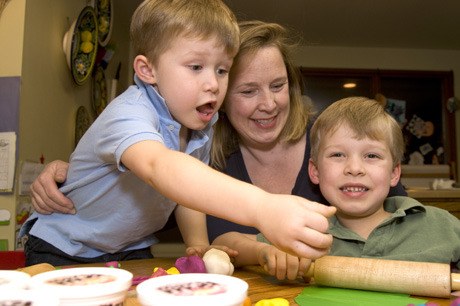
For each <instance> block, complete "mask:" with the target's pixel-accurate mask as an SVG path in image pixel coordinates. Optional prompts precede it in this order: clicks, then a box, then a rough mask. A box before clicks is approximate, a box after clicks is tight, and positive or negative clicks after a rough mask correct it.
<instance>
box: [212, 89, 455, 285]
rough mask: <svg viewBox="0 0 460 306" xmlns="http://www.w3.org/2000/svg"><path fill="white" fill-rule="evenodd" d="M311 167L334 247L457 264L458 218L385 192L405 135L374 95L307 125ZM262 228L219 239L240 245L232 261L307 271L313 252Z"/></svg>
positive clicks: (394, 176) (285, 273) (347, 102)
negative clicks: (328, 213)
mask: <svg viewBox="0 0 460 306" xmlns="http://www.w3.org/2000/svg"><path fill="white" fill-rule="evenodd" d="M310 143H311V159H310V162H309V175H310V178H311V180H312V182H313V183H314V184H319V187H320V189H321V192H322V194H323V196H324V197H325V198H326V200H327V201H328V202H329V204H330V205H332V206H335V207H336V208H337V213H336V215H335V216H333V217H331V218H330V220H329V221H330V227H329V232H330V233H331V234H332V235H333V237H334V240H333V244H332V248H331V250H330V255H335V256H349V257H375V258H384V259H394V260H407V261H420V262H439V263H451V264H452V265H453V266H456V268H460V221H459V220H458V219H457V218H455V217H454V216H453V215H451V214H449V213H448V212H447V211H445V210H442V209H439V208H436V207H431V206H424V205H422V204H421V203H419V202H417V201H416V200H414V199H412V198H409V197H401V196H398V197H390V198H387V195H388V191H389V189H390V187H392V186H395V185H396V184H397V183H398V181H399V178H400V175H401V160H402V158H403V154H404V139H403V136H402V132H401V128H400V127H399V125H398V123H397V122H396V121H395V120H394V119H393V118H392V117H391V115H389V114H388V113H387V112H386V111H385V110H384V108H383V107H382V106H381V105H380V104H379V103H378V102H377V101H375V100H370V99H367V98H363V97H350V98H345V99H342V100H339V101H337V102H335V103H334V104H332V105H331V106H329V107H328V108H327V109H326V110H324V111H323V112H322V113H321V114H320V115H319V116H318V118H317V119H316V121H315V123H314V124H313V127H312V129H311V133H310ZM265 242H268V241H267V240H266V239H265V238H264V237H263V236H262V234H259V235H257V241H256V237H255V236H250V235H243V234H239V233H228V234H224V235H222V236H220V237H218V238H216V240H215V241H214V243H215V244H223V245H227V246H229V247H231V248H233V249H235V250H237V251H238V252H239V255H238V256H237V257H236V259H235V265H247V264H260V265H261V266H263V267H264V268H265V270H266V271H267V272H269V273H270V274H272V275H276V276H277V277H278V278H279V279H283V278H288V279H294V278H296V277H298V276H303V275H304V272H305V271H306V268H305V267H306V266H309V263H310V260H309V259H306V258H297V257H294V256H291V255H289V254H286V253H284V252H282V251H280V250H278V249H277V248H276V247H274V246H272V245H269V244H267V243H265Z"/></svg>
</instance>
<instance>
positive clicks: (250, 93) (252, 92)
mask: <svg viewBox="0 0 460 306" xmlns="http://www.w3.org/2000/svg"><path fill="white" fill-rule="evenodd" d="M241 93H242V94H243V95H245V96H250V95H254V94H256V93H257V90H255V89H247V90H242V91H241Z"/></svg>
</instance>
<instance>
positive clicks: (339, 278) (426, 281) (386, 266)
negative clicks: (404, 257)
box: [306, 256, 460, 298]
mask: <svg viewBox="0 0 460 306" xmlns="http://www.w3.org/2000/svg"><path fill="white" fill-rule="evenodd" d="M306 276H307V277H313V278H314V282H315V284H318V285H323V286H330V287H340V288H349V289H362V290H372V291H383V292H395V293H405V294H411V295H420V296H431V297H443V298H446V297H449V296H450V295H451V291H456V290H460V274H459V273H450V265H448V264H441V263H429V262H414V261H399V260H387V259H375V258H355V257H341V256H324V257H322V258H319V259H317V260H316V261H315V262H314V263H312V264H311V266H310V268H309V270H308V271H307V275H306Z"/></svg>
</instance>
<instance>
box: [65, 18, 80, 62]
mask: <svg viewBox="0 0 460 306" xmlns="http://www.w3.org/2000/svg"><path fill="white" fill-rule="evenodd" d="M76 24H77V19H75V20H74V22H72V25H71V26H70V28H69V30H68V31H67V32H65V34H64V38H63V39H62V49H63V50H64V54H65V60H66V63H67V67H69V68H71V66H70V57H71V54H72V40H73V35H74V32H75V25H76Z"/></svg>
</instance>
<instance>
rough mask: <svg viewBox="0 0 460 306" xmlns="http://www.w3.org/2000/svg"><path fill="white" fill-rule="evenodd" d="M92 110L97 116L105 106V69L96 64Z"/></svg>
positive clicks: (106, 95) (106, 97)
mask: <svg viewBox="0 0 460 306" xmlns="http://www.w3.org/2000/svg"><path fill="white" fill-rule="evenodd" d="M92 90H93V100H92V102H93V103H92V105H93V111H94V114H95V116H96V117H97V116H99V114H100V113H102V111H103V110H104V108H105V107H106V106H107V99H108V93H107V81H106V79H105V71H104V69H103V68H102V67H101V66H100V65H98V66H97V67H96V68H95V69H94V76H93V88H92Z"/></svg>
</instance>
